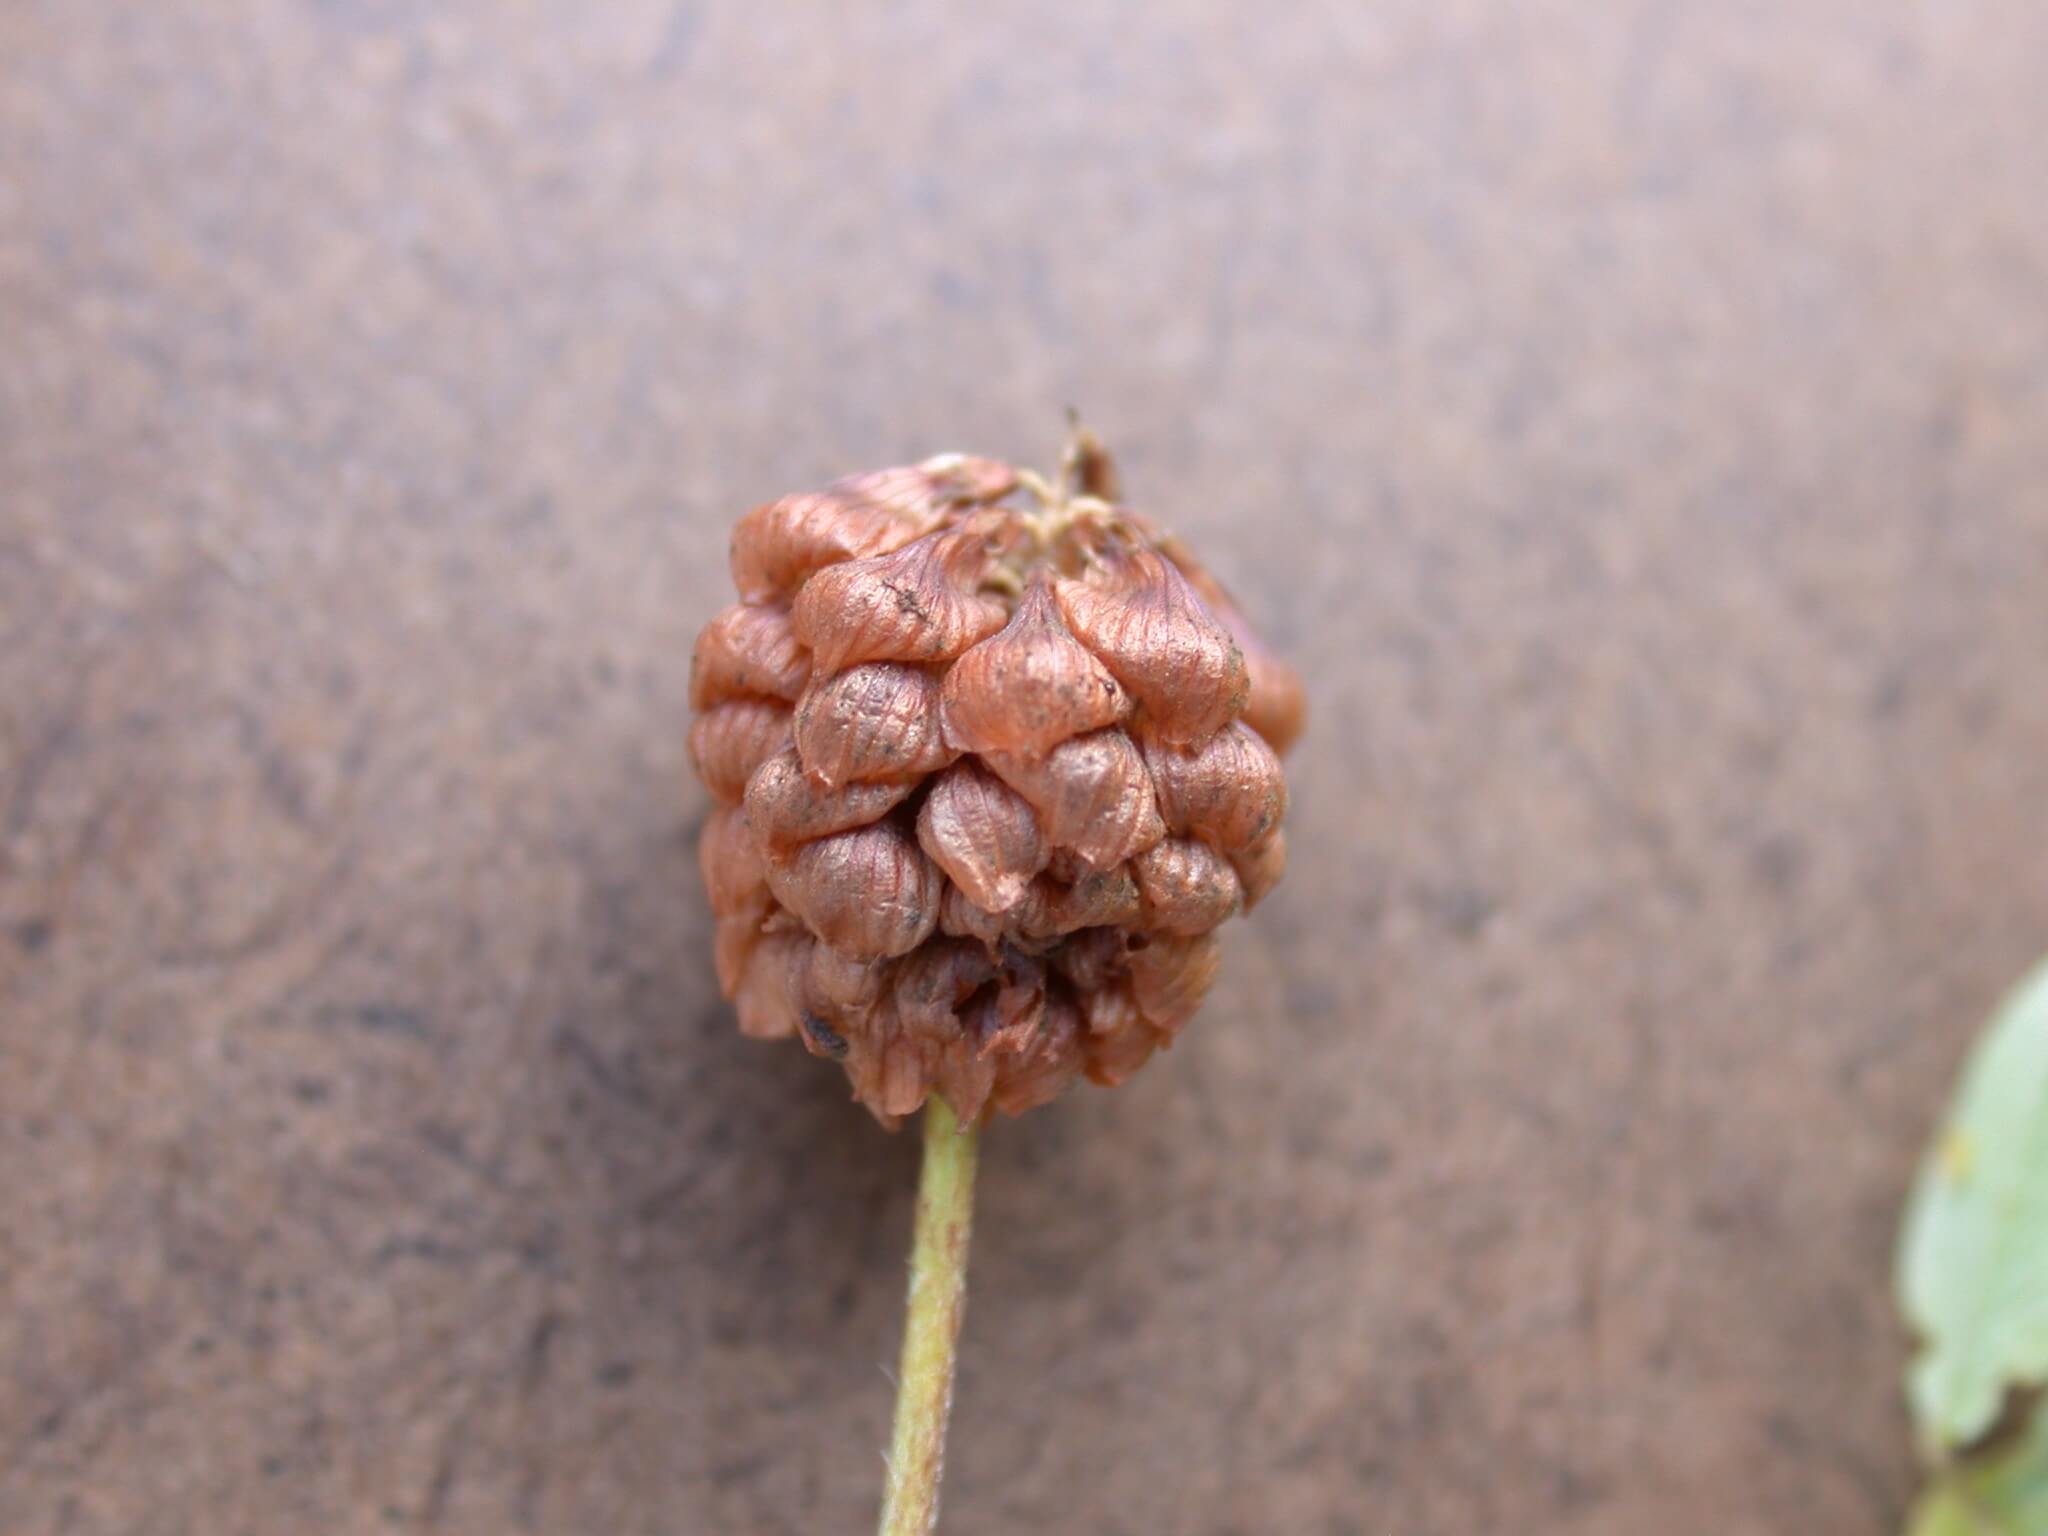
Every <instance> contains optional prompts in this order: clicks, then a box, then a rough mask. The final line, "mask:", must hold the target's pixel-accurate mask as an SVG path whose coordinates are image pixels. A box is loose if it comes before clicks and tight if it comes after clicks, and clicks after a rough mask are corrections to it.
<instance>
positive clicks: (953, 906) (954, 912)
mask: <svg viewBox="0 0 2048 1536" xmlns="http://www.w3.org/2000/svg"><path fill="white" fill-rule="evenodd" d="M1027 894H1028V893H1027ZM1017 916H1018V914H1017V911H1016V909H1014V908H1013V909H1012V910H1011V911H1009V912H1006V913H1005V912H986V911H983V910H982V909H981V908H980V907H977V906H976V905H975V904H974V903H973V902H971V901H969V900H968V899H967V893H966V892H964V891H962V890H961V889H960V887H959V886H957V885H955V884H953V883H952V882H951V881H947V882H946V890H945V894H944V895H942V896H941V897H940V898H939V932H941V933H943V934H946V935H948V936H949V937H952V938H964V939H977V940H979V941H980V942H981V943H982V944H983V945H984V946H986V947H987V948H988V949H990V950H993V949H995V947H996V946H997V945H998V944H1000V943H1002V941H1003V936H1004V935H1005V934H1007V933H1008V932H1010V931H1011V928H1012V927H1013V925H1014V924H1015V922H1016V920H1017Z"/></svg>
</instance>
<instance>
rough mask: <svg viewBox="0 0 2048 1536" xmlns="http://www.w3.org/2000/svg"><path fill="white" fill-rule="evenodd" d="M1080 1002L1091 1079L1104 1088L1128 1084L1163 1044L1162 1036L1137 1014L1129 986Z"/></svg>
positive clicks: (1118, 986) (1088, 995) (1115, 987)
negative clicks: (1084, 1025) (1126, 1082)
mask: <svg viewBox="0 0 2048 1536" xmlns="http://www.w3.org/2000/svg"><path fill="white" fill-rule="evenodd" d="M1079 1002H1080V1007H1081V1017H1082V1020H1083V1022H1084V1023H1085V1024H1086V1025H1087V1034H1086V1036H1085V1037H1084V1038H1083V1040H1082V1042H1081V1045H1082V1051H1083V1053H1084V1055H1085V1056H1086V1058H1087V1063H1088V1076H1089V1079H1090V1080H1091V1081H1093V1082H1097V1083H1100V1084H1102V1085H1103V1086H1104V1087H1105V1088H1114V1087H1116V1086H1117V1085H1118V1084H1120V1083H1122V1082H1125V1081H1126V1080H1128V1079H1129V1078H1130V1077H1131V1076H1132V1074H1134V1073H1135V1072H1136V1071H1137V1070H1138V1069H1139V1068H1140V1067H1142V1066H1144V1065H1145V1063H1146V1062H1147V1061H1149V1060H1151V1058H1152V1053H1153V1052H1154V1051H1155V1050H1157V1049H1158V1048H1159V1047H1160V1045H1161V1044H1162V1043H1164V1042H1163V1037H1162V1036H1161V1035H1160V1032H1159V1031H1158V1030H1157V1029H1155V1028H1153V1026H1152V1025H1151V1024H1150V1023H1149V1022H1148V1021H1147V1020H1146V1018H1145V1017H1144V1015H1143V1014H1141V1013H1139V1012H1138V1005H1137V1003H1136V1001H1135V1000H1134V999H1133V998H1132V997H1131V989H1130V988H1129V987H1128V986H1126V985H1123V984H1121V983H1118V984H1116V985H1112V986H1107V987H1104V988H1102V989H1101V990H1099V991H1096V992H1088V993H1082V994H1081V995H1080V998H1079Z"/></svg>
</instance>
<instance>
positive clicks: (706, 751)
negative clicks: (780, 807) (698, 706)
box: [690, 698, 790, 805]
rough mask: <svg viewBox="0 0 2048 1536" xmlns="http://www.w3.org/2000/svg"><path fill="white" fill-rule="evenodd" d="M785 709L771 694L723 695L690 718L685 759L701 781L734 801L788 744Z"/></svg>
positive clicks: (788, 736)
mask: <svg viewBox="0 0 2048 1536" xmlns="http://www.w3.org/2000/svg"><path fill="white" fill-rule="evenodd" d="M789 724H790V710H789V706H788V705H787V704H779V703H777V702H776V701H775V700H773V699H749V698H740V699H727V700H726V701H725V702H724V703H723V704H715V705H713V706H712V707H711V708H710V709H708V710H706V711H705V712H704V713H703V714H701V715H699V716H698V717H697V718H696V719H695V720H694V721H692V722H691V724H690V761H691V762H693V763H694V764H696V766H697V777H698V778H700V779H702V780H703V781H704V787H705V788H706V789H708V790H710V791H711V793H712V794H714V795H716V796H717V797H718V798H719V799H720V800H723V801H724V802H725V803H726V804H727V805H737V804H739V802H740V797H741V796H742V795H744V794H745V793H746V792H747V780H749V779H751V778H752V777H753V776H754V770H755V769H756V768H759V767H760V766H761V765H762V764H763V763H765V762H767V761H768V759H769V758H771V757H773V756H774V755H775V754H776V753H778V752H780V751H781V750H782V749H783V748H784V747H786V746H788V745H789V741H790V735H789Z"/></svg>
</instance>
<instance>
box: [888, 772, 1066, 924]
mask: <svg viewBox="0 0 2048 1536" xmlns="http://www.w3.org/2000/svg"><path fill="white" fill-rule="evenodd" d="M917 840H918V842H919V843H920V844H921V845H922V846H923V848H924V851H925V852H926V853H928V854H930V855H931V857H932V859H933V861H934V862H935V863H937V865H938V866H939V868H941V869H943V870H944V871H945V872H946V873H947V874H948V875H950V876H952V878H953V880H954V882H955V883H956V884H957V885H959V887H960V889H961V890H962V891H963V892H965V893H966V895H967V899H968V900H969V901H971V902H973V903H974V904H975V905H976V906H978V907H980V908H982V909H983V910H984V911H987V912H1006V911H1008V910H1009V909H1010V908H1011V907H1014V906H1015V905H1016V904H1017V903H1018V901H1020V900H1021V899H1022V898H1023V895H1024V890H1025V887H1027V886H1028V885H1029V884H1030V883H1031V877H1032V876H1033V875H1035V874H1036V873H1038V871H1039V870H1041V869H1043V868H1044V867H1045V863H1046V860H1047V859H1049V858H1050V857H1051V856H1052V849H1051V846H1050V845H1049V844H1048V843H1047V842H1046V840H1045V835H1044V833H1042V832H1041V831H1040V830H1039V827H1038V815H1037V813H1036V812H1035V811H1033V810H1032V809H1031V804H1030V802H1029V801H1027V800H1026V799H1025V798H1024V797H1023V796H1022V795H1020V794H1018V793H1017V792H1016V791H1015V790H1014V789H1012V788H1010V786H1009V785H1007V784H1005V783H1004V782H1003V781H1002V780H1001V779H999V778H997V777H996V776H995V775H994V774H993V773H990V772H989V771H988V770H987V769H986V768H983V767H982V766H981V765H980V764H979V763H977V762H976V761H974V759H972V758H968V759H966V760H964V761H962V762H958V763H955V764H954V765H953V766H952V767H950V768H948V769H947V770H946V771H945V772H944V773H942V774H940V775H939V776H938V777H937V778H936V779H935V780H933V781H932V788H931V793H930V794H929V795H927V796H926V797H925V802H924V805H923V806H922V807H921V808H920V809H919V810H918V813H917Z"/></svg>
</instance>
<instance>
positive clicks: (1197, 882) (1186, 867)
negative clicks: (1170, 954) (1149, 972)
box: [1130, 837, 1243, 936]
mask: <svg viewBox="0 0 2048 1536" xmlns="http://www.w3.org/2000/svg"><path fill="white" fill-rule="evenodd" d="M1130 867H1131V873H1132V874H1134V875H1135V876H1136V877H1137V881H1138V894H1139V896H1140V897H1141V898H1142V899H1143V902H1144V912H1145V926H1146V928H1147V930H1148V931H1150V932H1152V933H1170V934H1179V935H1183V936H1192V935H1194V934H1198V933H1207V932H1208V931H1209V930H1210V929H1211V928H1214V927H1215V926H1216V925H1217V924H1218V923H1220V922H1222V921H1224V920H1225V919H1226V918H1228V917H1229V916H1230V915H1231V914H1232V913H1233V912H1235V911H1236V910H1237V908H1238V903H1239V901H1240V900H1242V897H1243V893H1242V892H1241V891H1240V889H1239V887H1238V882H1237V872H1236V871H1235V870H1233V869H1232V868H1231V867H1230V865H1229V864H1228V863H1226V862H1225V861H1224V858H1223V855H1221V854H1220V853H1218V852H1216V850H1215V849H1213V848H1211V847H1209V846H1208V845H1207V844H1206V843H1197V842H1191V841H1189V840H1188V839H1186V838H1181V837H1169V838H1167V839H1166V840H1165V841H1164V842H1162V843H1159V844H1158V845H1156V846H1155V847H1152V848H1148V849H1146V850H1145V851H1144V852H1143V853H1141V854H1139V855H1138V856H1137V857H1136V858H1134V859H1132V860H1131V865H1130Z"/></svg>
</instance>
